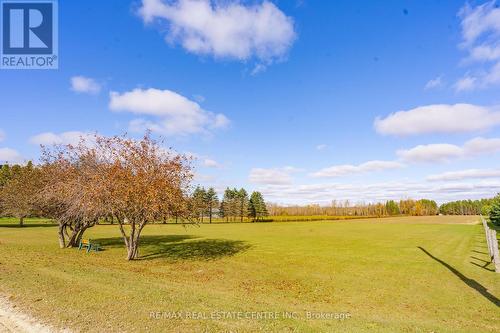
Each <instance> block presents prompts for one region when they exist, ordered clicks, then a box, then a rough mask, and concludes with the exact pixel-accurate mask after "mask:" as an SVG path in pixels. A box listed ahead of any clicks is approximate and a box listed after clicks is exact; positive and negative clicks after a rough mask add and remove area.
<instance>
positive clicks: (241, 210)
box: [237, 188, 248, 222]
mask: <svg viewBox="0 0 500 333" xmlns="http://www.w3.org/2000/svg"><path fill="white" fill-rule="evenodd" d="M237 199H238V215H239V216H240V222H243V217H244V216H246V215H247V212H248V193H247V191H246V190H245V189H244V188H241V189H240V190H239V191H238V193H237Z"/></svg>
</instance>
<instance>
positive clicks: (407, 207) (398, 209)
mask: <svg viewBox="0 0 500 333" xmlns="http://www.w3.org/2000/svg"><path fill="white" fill-rule="evenodd" d="M267 209H268V211H269V215H270V216H319V215H326V216H366V217H370V216H374V217H382V216H397V215H411V216H425V215H437V214H438V212H439V209H438V205H437V203H436V202H435V201H434V200H428V199H420V200H412V199H406V200H400V201H395V200H388V201H386V202H385V203H368V204H362V203H361V204H359V203H358V204H352V203H351V202H349V200H346V201H344V202H340V201H336V200H334V201H332V203H331V204H330V205H329V206H320V205H317V204H314V205H306V206H299V205H296V206H282V205H278V204H268V205H267Z"/></svg>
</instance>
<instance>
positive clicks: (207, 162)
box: [203, 158, 220, 168]
mask: <svg viewBox="0 0 500 333" xmlns="http://www.w3.org/2000/svg"><path fill="white" fill-rule="evenodd" d="M203 166H205V167H207V168H220V164H219V163H218V162H217V161H215V160H212V159H210V158H205V159H204V160H203Z"/></svg>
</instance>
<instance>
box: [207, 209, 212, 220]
mask: <svg viewBox="0 0 500 333" xmlns="http://www.w3.org/2000/svg"><path fill="white" fill-rule="evenodd" d="M208 216H209V218H210V223H212V206H210V210H209V212H208Z"/></svg>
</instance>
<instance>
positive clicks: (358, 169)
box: [311, 161, 404, 178]
mask: <svg viewBox="0 0 500 333" xmlns="http://www.w3.org/2000/svg"><path fill="white" fill-rule="evenodd" d="M403 167H404V164H402V163H400V162H396V161H368V162H365V163H362V164H359V165H351V164H344V165H335V166H331V167H329V168H325V169H321V170H319V171H317V172H314V173H312V174H311V176H312V177H317V178H319V177H321V178H332V177H340V176H346V175H352V174H359V173H366V172H377V171H384V170H393V169H400V168H403Z"/></svg>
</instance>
